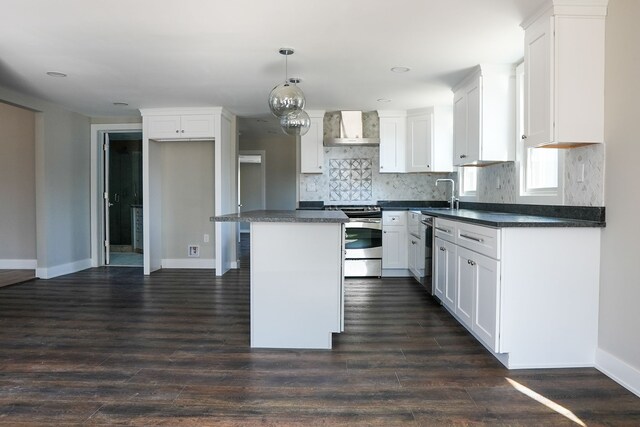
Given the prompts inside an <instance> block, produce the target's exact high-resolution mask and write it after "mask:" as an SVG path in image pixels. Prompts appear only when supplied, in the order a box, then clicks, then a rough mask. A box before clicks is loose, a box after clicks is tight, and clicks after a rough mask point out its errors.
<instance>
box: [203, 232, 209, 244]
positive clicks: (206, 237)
mask: <svg viewBox="0 0 640 427" xmlns="http://www.w3.org/2000/svg"><path fill="white" fill-rule="evenodd" d="M202 240H204V242H205V243H209V235H208V234H206V233H205V235H204V236H203V237H202Z"/></svg>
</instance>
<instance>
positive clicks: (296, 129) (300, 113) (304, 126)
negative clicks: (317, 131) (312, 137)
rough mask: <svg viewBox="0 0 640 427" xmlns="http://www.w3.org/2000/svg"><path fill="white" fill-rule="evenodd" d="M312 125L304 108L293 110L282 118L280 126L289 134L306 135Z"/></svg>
mask: <svg viewBox="0 0 640 427" xmlns="http://www.w3.org/2000/svg"><path fill="white" fill-rule="evenodd" d="M310 126H311V119H310V118H309V115H308V114H307V112H306V111H304V110H293V111H290V112H288V113H287V114H285V115H284V116H282V117H281V118H280V127H282V130H283V131H284V133H286V134H287V135H293V136H296V135H300V136H302V135H305V134H306V133H307V132H309V127H310Z"/></svg>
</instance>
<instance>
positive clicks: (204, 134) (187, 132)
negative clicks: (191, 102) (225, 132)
mask: <svg viewBox="0 0 640 427" xmlns="http://www.w3.org/2000/svg"><path fill="white" fill-rule="evenodd" d="M213 128H214V126H213V116H212V115H210V114H190V115H185V116H181V117H180V136H181V137H184V138H213V137H214V136H215V134H214V131H213Z"/></svg>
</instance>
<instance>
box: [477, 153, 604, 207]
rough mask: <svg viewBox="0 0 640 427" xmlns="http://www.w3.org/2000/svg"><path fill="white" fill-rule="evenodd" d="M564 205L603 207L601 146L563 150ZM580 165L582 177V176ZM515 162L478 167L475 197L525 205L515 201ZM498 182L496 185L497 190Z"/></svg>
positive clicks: (602, 155) (517, 190)
mask: <svg viewBox="0 0 640 427" xmlns="http://www.w3.org/2000/svg"><path fill="white" fill-rule="evenodd" d="M563 153H564V205H566V206H604V190H603V185H604V145H603V144H593V145H587V146H584V147H579V148H572V149H568V150H563ZM582 165H584V177H583V176H582ZM517 173H518V171H517V169H516V164H515V162H505V163H498V164H495V165H491V166H485V167H482V168H478V190H477V194H478V198H477V200H476V201H478V202H484V203H527V202H526V201H525V200H522V199H520V200H518V192H519V191H520V190H519V187H518V182H519V181H518V176H517ZM498 183H500V185H499V187H500V188H496V187H498Z"/></svg>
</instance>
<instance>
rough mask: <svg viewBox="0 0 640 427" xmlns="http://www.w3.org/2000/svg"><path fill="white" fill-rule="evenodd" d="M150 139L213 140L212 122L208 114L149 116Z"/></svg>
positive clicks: (211, 117)
mask: <svg viewBox="0 0 640 427" xmlns="http://www.w3.org/2000/svg"><path fill="white" fill-rule="evenodd" d="M148 120H149V127H148V138H150V139H182V138H184V139H191V138H203V139H205V138H206V139H213V137H214V122H213V115H210V114H189V115H166V116H164V115H158V116H149V118H148Z"/></svg>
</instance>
